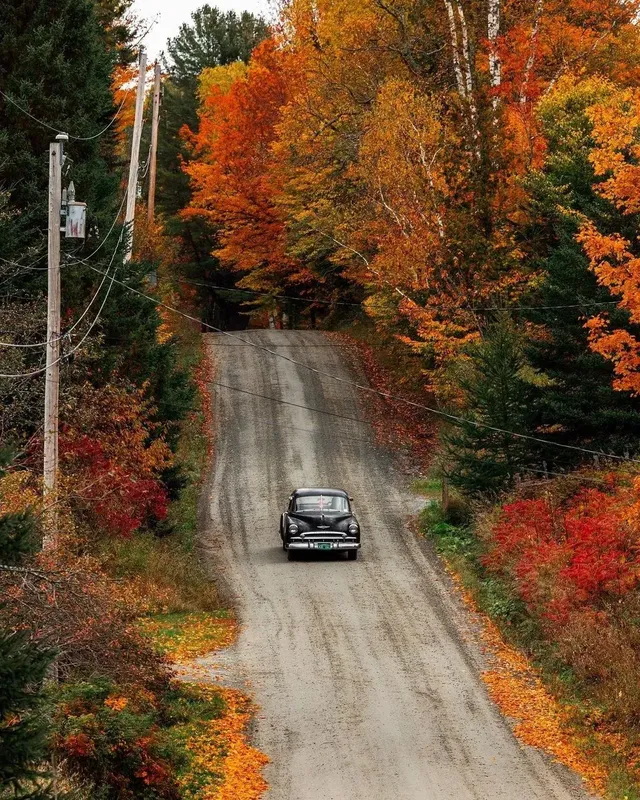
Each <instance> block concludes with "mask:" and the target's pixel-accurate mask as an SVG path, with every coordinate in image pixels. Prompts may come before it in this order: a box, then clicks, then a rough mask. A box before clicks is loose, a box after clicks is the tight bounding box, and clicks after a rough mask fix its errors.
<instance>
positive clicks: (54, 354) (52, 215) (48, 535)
mask: <svg viewBox="0 0 640 800" xmlns="http://www.w3.org/2000/svg"><path fill="white" fill-rule="evenodd" d="M68 140H69V137H68V136H67V134H66V133H59V134H58V135H57V136H56V141H55V142H51V144H50V145H49V270H48V295H47V369H46V373H45V389H44V473H43V486H44V503H45V509H48V510H47V512H46V519H45V536H44V541H43V547H44V548H47V549H49V548H53V547H55V546H56V545H57V540H58V530H57V527H58V526H57V513H56V505H55V504H56V493H57V489H58V397H59V392H60V204H61V199H62V158H63V147H64V145H63V143H64V142H66V141H68Z"/></svg>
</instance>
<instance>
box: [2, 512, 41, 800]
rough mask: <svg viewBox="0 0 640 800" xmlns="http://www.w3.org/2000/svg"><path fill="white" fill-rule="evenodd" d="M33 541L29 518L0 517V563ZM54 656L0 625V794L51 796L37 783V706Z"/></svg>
mask: <svg viewBox="0 0 640 800" xmlns="http://www.w3.org/2000/svg"><path fill="white" fill-rule="evenodd" d="M32 545H33V520H32V518H31V517H29V516H28V515H26V514H8V515H4V516H2V517H0V565H2V566H4V567H7V566H15V565H17V564H18V563H19V562H20V560H21V558H22V556H23V555H24V554H25V553H27V552H29V551H30V550H31V547H32ZM53 657H54V654H53V653H52V652H51V651H50V650H45V649H43V648H39V647H37V646H35V645H33V644H31V643H30V642H29V639H28V633H27V632H26V631H25V632H15V631H8V630H6V629H0V798H7V799H8V798H12V800H27V798H34V799H35V798H44V797H50V796H51V795H50V793H49V791H48V789H46V788H42V784H43V780H44V777H45V775H44V770H43V763H44V761H45V758H46V754H47V742H46V737H47V734H48V727H47V723H46V721H45V720H44V718H43V717H42V715H40V714H39V713H38V711H39V709H40V707H41V706H42V696H41V687H42V682H43V680H44V678H45V674H46V671H47V668H48V667H49V664H50V663H51V661H52V659H53ZM39 787H40V788H39Z"/></svg>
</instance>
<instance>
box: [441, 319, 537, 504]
mask: <svg viewBox="0 0 640 800" xmlns="http://www.w3.org/2000/svg"><path fill="white" fill-rule="evenodd" d="M525 369H526V364H525V359H524V356H523V352H522V346H521V343H520V341H519V339H518V336H517V332H516V329H515V327H514V325H513V324H511V322H510V321H509V320H508V319H501V320H498V322H496V323H495V324H493V325H492V326H490V328H489V329H488V330H487V332H486V334H485V336H484V338H483V340H482V341H481V342H480V343H478V344H476V345H474V346H472V347H471V348H470V349H469V362H468V364H467V365H466V366H465V368H464V369H463V370H462V371H461V374H460V376H459V386H460V388H461V389H462V391H463V393H464V400H465V408H466V413H465V420H464V422H462V423H460V424H459V425H456V426H455V427H453V426H452V428H451V429H450V430H449V431H448V432H447V433H445V435H444V437H443V438H444V442H445V446H446V452H447V461H448V468H447V476H448V478H449V479H450V481H451V483H452V484H453V485H454V486H457V487H458V488H459V489H461V490H462V491H463V492H464V493H465V494H468V495H491V494H497V493H498V492H500V491H502V490H504V489H506V488H508V486H509V485H510V484H511V482H512V481H513V479H514V477H515V475H516V474H517V473H518V472H519V470H520V469H522V467H525V466H526V465H530V464H532V462H533V461H534V460H535V455H534V453H533V452H532V450H531V448H530V447H529V446H528V443H527V441H526V440H522V439H519V438H517V437H514V436H511V435H509V433H503V432H501V431H512V432H514V433H521V434H524V433H527V432H528V431H527V429H526V418H527V404H528V401H529V395H530V387H529V385H528V384H527V382H526V381H525V380H523V373H524V372H525ZM486 426H490V427H486ZM491 427H494V428H499V429H501V430H491V429H490V428H491Z"/></svg>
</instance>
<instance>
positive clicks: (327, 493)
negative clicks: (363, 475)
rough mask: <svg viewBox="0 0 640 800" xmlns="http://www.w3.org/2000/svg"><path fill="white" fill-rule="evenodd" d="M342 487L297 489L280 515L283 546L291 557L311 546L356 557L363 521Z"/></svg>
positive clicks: (290, 559)
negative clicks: (358, 516)
mask: <svg viewBox="0 0 640 800" xmlns="http://www.w3.org/2000/svg"><path fill="white" fill-rule="evenodd" d="M351 501H352V498H351V497H349V495H348V494H347V493H346V492H344V491H343V490H342V489H296V491H295V492H292V493H291V495H290V497H289V505H288V506H287V510H286V511H285V512H284V514H283V515H282V516H281V518H280V538H281V539H282V549H283V550H285V551H286V553H287V555H288V557H289V561H292V560H293V559H294V558H295V555H296V553H299V552H309V551H311V550H320V551H333V552H346V554H347V558H348V559H349V560H350V561H355V559H356V558H357V557H358V550H359V549H360V525H359V524H358V520H357V519H356V515H355V514H354V512H353V509H352V507H351Z"/></svg>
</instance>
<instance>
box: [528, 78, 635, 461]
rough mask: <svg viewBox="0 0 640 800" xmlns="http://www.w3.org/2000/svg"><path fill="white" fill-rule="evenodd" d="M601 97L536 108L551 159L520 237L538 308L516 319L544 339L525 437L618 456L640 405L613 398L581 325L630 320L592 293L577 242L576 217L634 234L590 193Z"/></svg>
mask: <svg viewBox="0 0 640 800" xmlns="http://www.w3.org/2000/svg"><path fill="white" fill-rule="evenodd" d="M606 91H608V88H607V84H605V83H604V82H603V83H600V84H599V83H597V82H585V83H583V84H578V85H577V86H576V87H575V88H574V89H573V90H572V91H569V92H568V93H567V94H566V95H560V97H559V98H558V99H550V100H548V101H546V102H545V103H543V104H542V107H541V112H540V113H541V120H542V123H543V125H544V129H545V134H546V135H547V136H548V138H549V153H550V155H549V156H548V157H547V161H546V166H545V170H544V172H543V173H541V174H538V175H535V176H533V177H532V178H531V179H530V181H529V189H530V192H531V197H532V209H531V210H532V217H533V219H534V220H535V223H534V224H533V225H532V226H531V227H530V228H529V229H528V230H527V231H526V236H527V240H528V241H529V242H531V241H533V242H536V243H537V254H538V268H539V272H540V274H541V276H542V281H541V282H540V285H539V288H538V290H537V292H536V295H535V297H533V298H529V299H528V300H527V302H526V303H523V305H539V306H540V308H539V309H534V310H527V311H525V312H523V315H524V318H525V319H526V320H527V321H528V322H530V323H534V324H535V325H536V326H540V328H538V329H539V330H540V329H542V330H544V335H542V336H540V335H536V336H534V337H532V338H531V341H530V343H529V345H528V347H527V349H526V357H527V360H528V361H529V362H530V364H531V366H532V367H534V368H535V369H536V370H537V371H539V372H540V373H542V374H544V375H545V376H546V378H547V380H546V382H545V383H544V385H543V386H541V387H540V388H539V389H536V388H535V387H534V389H533V391H532V398H531V405H530V406H529V415H528V427H530V428H531V429H532V430H534V431H538V433H539V434H540V435H543V436H544V437H546V438H552V439H553V440H554V441H557V442H562V443H567V444H569V443H570V444H574V445H575V444H577V445H583V446H585V447H588V448H589V449H603V450H604V451H605V452H616V453H618V454H622V453H623V452H624V451H625V449H627V448H631V449H633V448H634V447H635V446H636V442H637V441H638V437H639V435H640V403H639V402H638V401H637V400H634V399H633V398H632V397H631V396H630V395H629V394H627V393H625V392H618V391H614V389H613V387H612V381H613V371H612V367H611V365H610V364H609V363H607V362H606V361H605V360H604V359H603V358H602V357H601V356H600V355H598V354H597V353H594V352H593V351H592V350H591V349H590V347H589V343H588V334H587V331H586V329H585V327H584V323H585V321H586V319H587V318H588V317H589V316H592V315H594V314H595V313H597V312H598V311H600V310H601V309H603V308H606V309H607V310H608V313H610V315H611V318H612V319H613V320H614V321H615V322H616V325H620V326H621V327H625V326H626V327H629V325H628V317H627V315H626V314H625V313H624V312H621V311H619V310H618V309H616V307H615V304H613V303H612V302H611V301H612V300H613V299H614V298H612V296H611V295H610V294H609V292H608V291H607V290H606V289H604V288H602V287H601V286H599V285H598V283H597V281H596V278H595V276H594V275H593V273H592V272H591V271H590V270H589V265H588V261H587V258H586V256H585V254H584V252H583V250H582V248H581V246H580V245H579V244H578V243H577V242H576V240H575V235H576V233H577V232H578V227H579V222H580V218H581V216H582V215H584V216H586V217H588V218H591V219H593V220H597V221H598V223H599V224H605V225H611V224H614V225H616V226H617V227H616V229H617V230H623V231H624V230H627V231H628V230H629V226H630V224H631V225H632V226H635V225H636V224H637V220H631V221H630V220H629V219H628V218H623V217H621V216H620V215H619V214H618V213H617V212H616V210H615V209H614V208H613V207H612V206H611V205H610V204H609V203H608V202H607V201H606V200H604V199H603V198H601V197H600V196H599V195H598V194H597V193H596V192H595V191H594V189H593V186H594V183H595V176H594V174H593V168H592V166H591V163H590V161H589V152H590V151H591V148H592V140H591V126H590V123H589V120H588V117H587V115H586V113H585V111H586V108H587V107H588V106H589V105H591V104H592V103H594V102H596V101H597V99H598V98H599V97H601V96H602V93H603V92H606ZM634 236H635V234H633V233H631V237H630V238H632V239H633V238H634ZM596 303H611V305H609V306H606V305H605V306H597V305H593V304H596ZM548 306H575V307H573V308H571V307H569V308H567V307H565V308H547V307H548ZM546 458H547V460H548V462H549V464H550V465H551V464H553V465H554V466H555V467H556V468H558V467H563V466H569V465H571V464H572V463H575V462H576V461H579V460H582V459H583V458H584V457H583V456H581V455H580V454H579V453H575V452H571V451H569V450H561V449H559V448H554V449H551V448H550V449H549V452H548V454H547V455H546Z"/></svg>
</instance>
